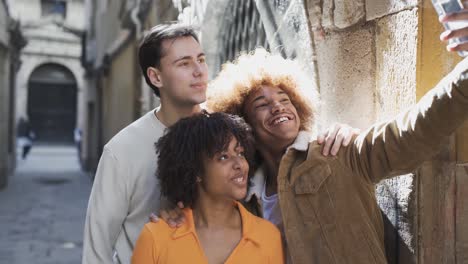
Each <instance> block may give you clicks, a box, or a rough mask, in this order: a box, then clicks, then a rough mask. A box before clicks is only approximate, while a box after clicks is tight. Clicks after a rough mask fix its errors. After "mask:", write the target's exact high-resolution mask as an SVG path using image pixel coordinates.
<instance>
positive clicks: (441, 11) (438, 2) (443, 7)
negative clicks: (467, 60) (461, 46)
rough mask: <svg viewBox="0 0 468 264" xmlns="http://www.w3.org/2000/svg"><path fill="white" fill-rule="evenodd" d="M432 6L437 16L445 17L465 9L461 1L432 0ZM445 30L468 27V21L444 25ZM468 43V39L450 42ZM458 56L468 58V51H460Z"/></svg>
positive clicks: (451, 41)
mask: <svg viewBox="0 0 468 264" xmlns="http://www.w3.org/2000/svg"><path fill="white" fill-rule="evenodd" d="M432 4H433V5H434V8H435V10H436V12H437V15H439V16H443V15H445V14H450V13H453V12H458V11H461V10H462V9H463V4H462V3H461V1H460V0H432ZM443 25H444V28H445V29H447V30H454V29H459V28H463V27H468V20H464V21H456V22H448V23H443ZM463 42H468V37H464V38H457V39H453V40H450V41H449V43H463ZM458 55H460V56H462V57H466V56H468V51H459V52H458Z"/></svg>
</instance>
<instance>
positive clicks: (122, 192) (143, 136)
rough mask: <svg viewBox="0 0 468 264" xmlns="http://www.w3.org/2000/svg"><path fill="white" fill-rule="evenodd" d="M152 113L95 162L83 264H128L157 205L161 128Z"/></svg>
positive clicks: (116, 138)
mask: <svg viewBox="0 0 468 264" xmlns="http://www.w3.org/2000/svg"><path fill="white" fill-rule="evenodd" d="M154 111H155V110H153V111H150V112H148V113H147V114H145V115H144V116H142V117H141V118H139V119H138V120H136V121H135V122H133V123H132V124H130V125H129V126H127V127H126V128H124V129H122V130H121V131H120V132H119V133H118V134H117V135H115V136H114V137H113V138H112V139H111V140H110V141H109V142H108V143H107V144H106V145H105V146H104V150H103V153H102V156H101V159H100V161H99V165H98V169H97V171H96V177H95V179H94V183H93V188H92V190H91V196H90V198H89V203H88V211H87V214H86V224H85V229H84V241H83V261H82V262H83V264H95V263H112V262H114V261H115V259H114V260H113V255H114V253H117V257H118V261H117V262H120V263H130V259H131V257H132V252H133V248H134V245H135V242H136V240H137V239H138V237H139V236H140V232H141V229H142V228H143V225H144V224H145V223H147V222H148V217H149V215H150V213H152V212H158V211H159V207H160V198H161V196H160V188H159V181H158V179H157V177H156V175H155V172H156V167H157V156H156V149H155V147H154V143H155V142H157V141H158V139H159V138H160V137H161V136H162V135H163V134H164V130H165V128H166V127H165V126H164V125H163V124H162V123H161V122H160V121H159V120H158V119H157V118H156V116H155V115H154Z"/></svg>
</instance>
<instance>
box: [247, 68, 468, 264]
mask: <svg viewBox="0 0 468 264" xmlns="http://www.w3.org/2000/svg"><path fill="white" fill-rule="evenodd" d="M467 118H468V59H465V60H464V61H462V62H461V63H460V64H459V65H458V66H457V67H456V68H455V69H454V70H453V71H452V72H451V73H450V74H449V75H448V76H447V77H446V78H444V79H443V80H442V81H441V82H440V83H439V84H438V85H437V86H436V87H435V88H434V89H432V90H431V91H429V92H428V93H427V94H426V95H425V96H424V97H423V98H422V99H421V100H420V102H419V103H418V104H416V105H414V106H413V107H411V108H410V109H409V110H407V111H406V112H404V113H402V114H400V115H398V116H397V117H396V118H395V119H393V120H390V121H387V122H382V123H379V124H375V125H374V126H372V127H371V128H369V129H368V130H366V131H365V132H363V133H361V134H360V135H359V136H358V137H357V138H356V139H355V140H354V142H353V144H351V145H350V146H348V147H346V148H342V149H341V150H340V152H339V153H338V156H336V157H324V156H322V155H321V154H320V150H321V146H319V145H318V144H317V143H316V142H311V143H309V142H307V141H304V140H300V137H298V140H296V142H295V143H294V145H295V146H294V147H290V148H288V150H287V152H286V154H285V155H284V156H283V158H282V160H281V163H280V168H279V174H278V195H279V203H280V207H281V213H282V216H283V224H284V233H285V237H286V241H287V246H288V251H289V254H290V256H291V259H292V261H293V263H297V264H309V263H321V264H324V263H356V264H357V263H359V264H366V263H372V264H375V263H387V261H386V257H385V249H384V238H383V235H384V234H383V222H382V216H381V212H380V209H379V206H378V205H377V201H376V197H375V184H376V183H378V182H379V181H381V180H382V179H386V178H391V177H393V176H396V175H401V174H405V173H410V172H411V171H413V170H414V169H416V168H417V167H418V166H419V165H420V164H421V163H422V162H423V161H425V160H428V159H430V158H431V157H432V156H433V155H434V154H435V153H436V152H437V150H438V149H439V147H440V146H441V144H442V142H443V141H444V139H446V137H447V136H449V135H450V134H452V133H453V132H454V131H455V129H456V128H457V127H458V126H460V125H461V124H462V123H463V122H464V121H465V120H466V119H467ZM301 141H303V142H301ZM467 199H468V197H467ZM253 200H255V199H253ZM248 203H250V204H252V201H250V202H248ZM250 208H251V209H254V208H253V207H252V206H250ZM253 211H254V212H255V211H257V213H259V212H261V209H258V208H257V209H254V210H253Z"/></svg>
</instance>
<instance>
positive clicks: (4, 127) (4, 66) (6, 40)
mask: <svg viewBox="0 0 468 264" xmlns="http://www.w3.org/2000/svg"><path fill="white" fill-rule="evenodd" d="M25 44H26V42H25V39H24V38H23V36H22V34H21V30H20V28H19V24H18V22H17V21H15V20H14V19H12V17H11V16H10V12H9V6H8V3H7V2H6V0H2V1H0V127H1V129H0V189H2V188H4V187H6V185H7V182H8V176H9V175H10V174H11V173H12V171H13V169H14V167H15V161H16V159H15V157H16V155H15V153H16V151H15V149H16V148H15V138H16V136H15V131H16V128H15V100H14V99H15V74H16V72H17V70H18V68H19V65H20V60H19V52H20V50H21V48H22V47H23V46H24V45H25Z"/></svg>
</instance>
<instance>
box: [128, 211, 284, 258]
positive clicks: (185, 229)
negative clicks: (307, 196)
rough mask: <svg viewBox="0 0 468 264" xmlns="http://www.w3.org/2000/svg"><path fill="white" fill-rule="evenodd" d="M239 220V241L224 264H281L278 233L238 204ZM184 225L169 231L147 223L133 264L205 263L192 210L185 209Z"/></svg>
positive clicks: (281, 252)
mask: <svg viewBox="0 0 468 264" xmlns="http://www.w3.org/2000/svg"><path fill="white" fill-rule="evenodd" d="M237 207H238V208H239V212H240V215H241V219H242V238H241V240H240V242H239V244H237V246H236V247H235V248H234V250H233V251H232V253H231V255H230V256H229V257H228V259H227V260H226V262H225V264H237V263H239V264H240V263H242V264H244V263H262V264H267V263H275V264H283V263H284V256H283V247H282V245H281V235H280V232H279V231H278V229H277V228H276V227H275V226H274V225H273V224H272V223H270V222H268V221H266V220H264V219H261V218H259V217H256V216H254V215H253V214H251V213H249V212H248V211H247V210H246V209H245V208H244V207H243V206H242V205H241V204H240V203H237ZM184 214H185V223H184V224H183V225H182V226H181V227H179V228H171V227H169V226H168V225H167V224H166V223H165V222H164V221H159V222H158V223H147V224H146V225H145V226H144V228H143V230H142V232H141V234H140V237H139V238H138V240H137V242H136V245H135V249H134V250H133V257H132V263H133V264H149V263H171V264H178V263H192V264H197V263H203V264H205V263H207V262H208V261H207V259H206V257H205V253H204V252H203V249H202V246H201V244H200V242H199V240H198V237H197V233H196V232H195V224H194V221H193V215H192V210H191V209H184Z"/></svg>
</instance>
